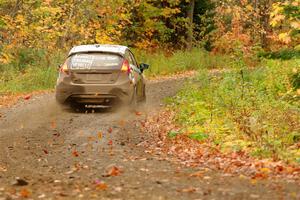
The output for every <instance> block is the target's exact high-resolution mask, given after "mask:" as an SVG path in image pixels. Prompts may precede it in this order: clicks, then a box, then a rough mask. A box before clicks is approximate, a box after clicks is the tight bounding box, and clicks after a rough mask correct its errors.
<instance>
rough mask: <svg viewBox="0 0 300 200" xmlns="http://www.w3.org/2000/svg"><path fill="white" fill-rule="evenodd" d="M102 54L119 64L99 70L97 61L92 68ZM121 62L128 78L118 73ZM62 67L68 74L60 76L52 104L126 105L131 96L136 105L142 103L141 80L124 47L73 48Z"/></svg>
mask: <svg viewBox="0 0 300 200" xmlns="http://www.w3.org/2000/svg"><path fill="white" fill-rule="evenodd" d="M102 54H106V55H107V56H111V58H110V59H113V57H114V56H119V57H120V59H121V60H120V61H118V62H116V63H114V62H110V61H109V62H110V63H109V65H110V66H109V65H103V66H102V64H101V62H102V61H101V59H100V61H99V63H98V64H95V63H97V62H95V60H97V59H98V58H95V56H96V57H97V55H98V56H100V57H101V55H102ZM76 59H77V60H76ZM124 59H128V60H129V63H130V68H131V73H130V74H128V73H127V72H124V71H121V67H122V64H123V60H124ZM74 60H75V61H74ZM98 60H99V59H98ZM114 61H117V60H114ZM65 64H67V65H68V67H69V71H68V74H66V73H64V72H60V73H59V76H58V79H57V84H56V100H57V102H59V103H61V104H65V103H69V102H72V101H75V102H77V103H81V104H106V103H109V104H110V103H112V102H113V103H115V102H123V103H125V104H129V103H130V102H131V101H132V98H133V96H134V93H136V95H135V96H136V98H137V99H138V101H142V100H143V99H145V81H144V76H143V74H142V72H141V70H140V69H139V65H138V64H137V62H136V60H135V58H134V56H133V53H132V52H131V51H130V50H129V49H128V48H127V47H125V46H120V45H82V46H77V47H74V48H72V49H71V51H70V53H69V56H68V58H67V60H66V63H65ZM106 64H107V63H106Z"/></svg>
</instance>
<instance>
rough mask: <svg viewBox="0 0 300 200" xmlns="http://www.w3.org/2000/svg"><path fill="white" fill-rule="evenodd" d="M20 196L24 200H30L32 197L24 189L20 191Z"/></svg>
mask: <svg viewBox="0 0 300 200" xmlns="http://www.w3.org/2000/svg"><path fill="white" fill-rule="evenodd" d="M20 196H21V197H22V198H29V197H30V192H29V191H28V190H27V189H26V188H23V189H21V191H20Z"/></svg>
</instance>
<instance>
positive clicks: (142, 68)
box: [140, 63, 149, 72]
mask: <svg viewBox="0 0 300 200" xmlns="http://www.w3.org/2000/svg"><path fill="white" fill-rule="evenodd" d="M148 68H149V65H148V64H145V63H141V64H140V70H141V71H142V72H143V71H144V70H145V69H148Z"/></svg>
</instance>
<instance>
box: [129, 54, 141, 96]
mask: <svg viewBox="0 0 300 200" xmlns="http://www.w3.org/2000/svg"><path fill="white" fill-rule="evenodd" d="M128 53H129V64H130V67H132V69H133V71H134V78H135V82H136V92H137V98H138V100H139V101H140V100H142V99H143V97H144V80H143V76H142V72H141V70H140V68H139V66H138V63H137V61H136V59H135V57H134V55H133V53H132V52H131V51H128Z"/></svg>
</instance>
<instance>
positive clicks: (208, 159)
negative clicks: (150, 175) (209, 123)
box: [139, 110, 300, 180]
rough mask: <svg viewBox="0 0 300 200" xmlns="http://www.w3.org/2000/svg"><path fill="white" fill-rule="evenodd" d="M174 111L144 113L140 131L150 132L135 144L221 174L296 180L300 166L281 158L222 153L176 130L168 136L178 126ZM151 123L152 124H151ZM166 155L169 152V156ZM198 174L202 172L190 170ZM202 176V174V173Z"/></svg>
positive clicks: (299, 174) (155, 153)
mask: <svg viewBox="0 0 300 200" xmlns="http://www.w3.org/2000/svg"><path fill="white" fill-rule="evenodd" d="M174 116H175V113H174V112H172V111H170V110H164V111H161V112H160V113H158V114H154V115H152V116H148V118H147V119H146V120H145V121H143V122H141V123H140V124H141V129H142V132H144V134H147V135H150V137H149V138H151V139H149V140H146V141H144V142H142V143H141V144H139V146H141V145H142V146H144V147H145V148H147V150H146V151H145V152H147V153H151V154H154V155H158V154H159V155H161V156H162V159H163V158H164V159H166V160H173V161H174V160H175V161H178V162H181V163H182V164H183V165H186V166H190V167H202V168H208V169H211V170H220V171H222V172H223V173H224V174H230V175H234V174H235V175H241V174H242V175H243V176H245V177H248V178H251V179H252V180H255V179H267V178H283V177H284V178H286V179H291V180H300V167H299V166H297V165H292V164H286V163H284V162H282V161H272V160H259V159H255V158H253V157H250V156H249V155H248V154H247V153H246V152H242V151H239V152H233V153H223V152H222V151H221V149H220V148H219V147H218V146H216V145H214V144H212V142H211V141H209V140H207V141H205V142H199V141H197V140H192V139H190V138H189V137H188V135H187V134H184V133H182V134H176V136H174V137H172V138H170V137H169V136H168V134H169V133H170V131H172V130H180V127H179V126H178V125H176V124H175V123H174V121H173V119H174ZM154 124H155V125H154ZM169 155H173V157H170V156H169ZM191 176H192V177H201V176H202V173H201V172H198V173H195V174H191ZM203 178H204V177H203Z"/></svg>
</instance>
